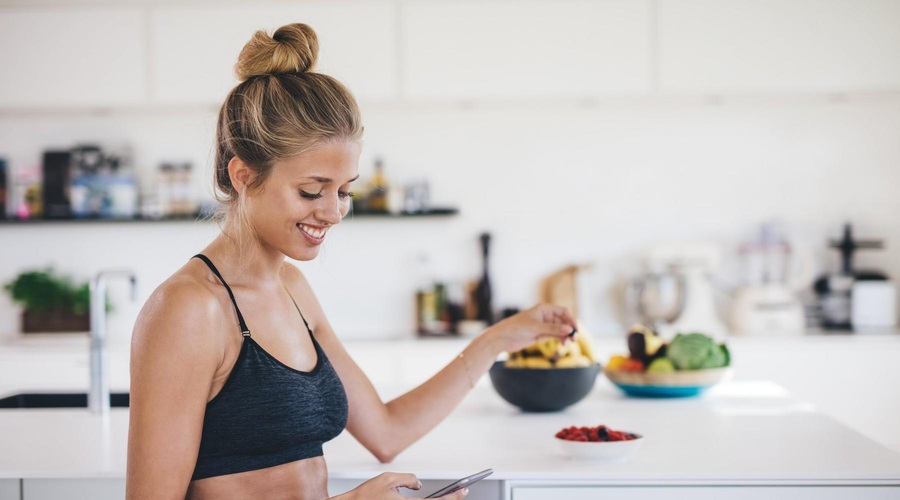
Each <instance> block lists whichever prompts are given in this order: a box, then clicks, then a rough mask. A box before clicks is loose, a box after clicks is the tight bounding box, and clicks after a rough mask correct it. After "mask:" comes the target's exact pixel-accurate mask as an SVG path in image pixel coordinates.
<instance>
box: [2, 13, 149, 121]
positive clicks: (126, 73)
mask: <svg viewBox="0 0 900 500" xmlns="http://www.w3.org/2000/svg"><path fill="white" fill-rule="evenodd" d="M143 12H144V11H143V9H138V8H113V7H108V8H96V7H85V6H81V7H71V8H4V9H0V47H2V49H0V107H3V108H38V109H40V108H60V107H62V108H73V107H74V108H77V107H83V106H101V107H102V106H127V105H134V104H139V103H142V102H143V101H144V99H145V97H146V93H147V92H146V91H147V86H146V80H147V78H146V66H147V65H146V63H145V61H146V57H145V54H146V37H145V31H146V30H145V29H144V26H145V25H144V17H143Z"/></svg>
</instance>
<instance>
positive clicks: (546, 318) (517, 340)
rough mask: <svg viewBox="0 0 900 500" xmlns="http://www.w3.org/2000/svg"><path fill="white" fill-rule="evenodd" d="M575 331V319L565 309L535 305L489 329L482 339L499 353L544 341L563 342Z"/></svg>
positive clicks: (547, 305) (548, 305)
mask: <svg viewBox="0 0 900 500" xmlns="http://www.w3.org/2000/svg"><path fill="white" fill-rule="evenodd" d="M575 328H576V325H575V319H574V318H572V315H571V314H569V311H568V309H566V308H565V307H560V306H554V305H551V304H538V305H536V306H534V307H532V308H531V309H528V310H525V311H522V312H520V313H518V314H516V315H514V316H510V317H508V318H506V319H504V320H503V321H500V322H499V323H497V324H495V325H494V326H492V327H490V328H488V329H487V330H486V331H485V333H484V335H486V336H488V337H489V338H491V339H492V340H493V341H494V342H495V343H496V344H497V345H498V346H499V347H500V349H501V350H503V351H506V352H513V351H518V350H519V349H522V348H524V347H528V346H529V345H531V344H533V343H535V342H537V341H538V340H540V339H542V338H546V337H556V338H559V339H562V340H565V339H566V338H567V337H568V336H569V334H570V333H572V332H573V330H574V329H575Z"/></svg>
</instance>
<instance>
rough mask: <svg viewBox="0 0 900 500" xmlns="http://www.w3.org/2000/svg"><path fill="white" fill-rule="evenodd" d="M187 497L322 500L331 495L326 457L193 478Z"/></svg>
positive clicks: (195, 499) (201, 498)
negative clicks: (222, 474) (194, 479)
mask: <svg viewBox="0 0 900 500" xmlns="http://www.w3.org/2000/svg"><path fill="white" fill-rule="evenodd" d="M187 498H188V499H190V500H207V499H238V498H240V499H246V498H265V499H273V500H322V499H324V498H328V467H327V466H326V465H325V458H324V457H313V458H307V459H304V460H297V461H294V462H288V463H286V464H281V465H276V466H274V467H268V468H265V469H259V470H252V471H247V472H239V473H237V474H227V475H224V476H215V477H208V478H205V479H198V480H196V481H191V484H190V487H189V488H188V494H187Z"/></svg>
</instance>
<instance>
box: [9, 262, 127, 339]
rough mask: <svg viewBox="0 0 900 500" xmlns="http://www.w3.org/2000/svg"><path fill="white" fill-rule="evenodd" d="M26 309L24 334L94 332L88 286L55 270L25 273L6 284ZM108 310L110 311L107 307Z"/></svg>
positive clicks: (24, 312) (23, 313)
mask: <svg viewBox="0 0 900 500" xmlns="http://www.w3.org/2000/svg"><path fill="white" fill-rule="evenodd" d="M4 289H5V290H6V291H7V292H8V293H9V295H10V296H11V297H12V300H13V301H14V302H16V303H19V304H21V305H22V306H23V308H24V309H23V311H22V331H23V332H24V333H34V332H86V331H89V330H90V329H91V321H90V289H89V285H88V283H82V284H75V283H73V281H72V280H71V279H70V278H69V277H66V276H60V275H58V274H56V272H55V271H54V270H53V269H52V268H47V269H43V270H33V271H25V272H23V273H21V274H19V275H18V276H16V278H15V279H14V280H13V281H10V282H9V283H7V284H6V285H4ZM106 308H107V310H109V309H110V307H109V304H108V303H107V304H106Z"/></svg>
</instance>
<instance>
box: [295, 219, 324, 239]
mask: <svg viewBox="0 0 900 500" xmlns="http://www.w3.org/2000/svg"><path fill="white" fill-rule="evenodd" d="M297 229H299V230H300V232H302V233H303V234H304V235H306V236H308V237H309V238H310V239H312V240H314V241H316V242H321V241H322V240H323V239H325V232H326V231H327V229H326V228H324V227H316V226H309V225H307V224H300V223H298V224H297Z"/></svg>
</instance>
